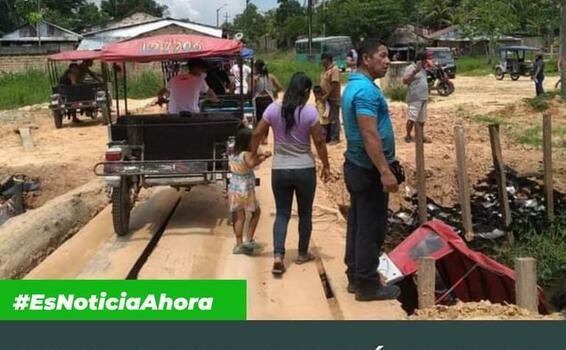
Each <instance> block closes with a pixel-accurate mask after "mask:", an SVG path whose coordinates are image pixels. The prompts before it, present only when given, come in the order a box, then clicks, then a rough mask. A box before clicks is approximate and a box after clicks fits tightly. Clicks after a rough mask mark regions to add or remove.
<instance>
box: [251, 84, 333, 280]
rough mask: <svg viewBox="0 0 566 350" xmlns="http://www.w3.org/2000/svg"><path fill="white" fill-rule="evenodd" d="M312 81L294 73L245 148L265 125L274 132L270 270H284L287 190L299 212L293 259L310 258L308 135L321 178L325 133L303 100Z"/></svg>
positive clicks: (255, 142)
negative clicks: (273, 206) (272, 258)
mask: <svg viewBox="0 0 566 350" xmlns="http://www.w3.org/2000/svg"><path fill="white" fill-rule="evenodd" d="M311 88H312V81H311V80H310V79H309V77H307V76H306V75H305V74H304V73H295V74H294V75H293V77H292V78H291V82H290V84H289V88H288V89H287V91H286V92H285V95H284V97H283V103H282V104H280V103H279V102H273V103H272V104H270V105H269V106H268V107H267V109H266V110H265V112H264V114H263V118H262V119H261V121H260V122H259V124H258V126H257V128H256V129H255V131H254V135H253V138H252V146H251V152H252V153H253V154H257V151H258V147H259V144H260V142H261V140H263V138H264V137H265V136H266V135H267V134H268V131H269V128H270V127H271V128H272V129H273V134H274V136H273V137H274V139H275V142H274V152H273V153H274V156H273V165H272V173H271V188H272V190H273V195H274V197H275V206H276V208H277V214H276V218H275V223H274V225H273V245H274V254H275V261H274V264H273V270H272V272H273V274H274V275H281V274H283V273H284V272H285V261H284V260H285V238H286V236H287V226H288V224H289V219H290V218H291V206H292V204H293V195H296V197H297V204H298V212H299V255H298V257H297V259H296V260H295V262H296V263H297V264H302V263H305V262H307V261H311V260H314V258H315V257H314V256H313V255H312V254H311V253H310V252H309V250H308V248H309V243H310V236H311V231H312V205H313V201H314V194H315V189H316V167H315V160H314V157H313V154H312V152H311V140H312V142H314V145H315V147H316V150H317V153H318V156H319V158H320V160H321V161H322V173H321V178H322V180H323V181H324V182H326V181H327V180H328V178H329V177H330V168H329V165H328V154H327V152H326V143H325V138H324V135H323V132H322V128H321V126H320V123H319V116H318V112H317V110H316V108H315V107H314V106H307V105H306V103H307V101H308V99H309V96H310V93H311Z"/></svg>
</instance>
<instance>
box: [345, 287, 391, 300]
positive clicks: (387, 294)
mask: <svg viewBox="0 0 566 350" xmlns="http://www.w3.org/2000/svg"><path fill="white" fill-rule="evenodd" d="M399 295H401V289H400V288H399V287H397V286H380V287H379V288H377V290H376V291H373V292H370V293H367V292H362V291H361V290H356V300H357V301H373V300H393V299H397V298H398V297H399Z"/></svg>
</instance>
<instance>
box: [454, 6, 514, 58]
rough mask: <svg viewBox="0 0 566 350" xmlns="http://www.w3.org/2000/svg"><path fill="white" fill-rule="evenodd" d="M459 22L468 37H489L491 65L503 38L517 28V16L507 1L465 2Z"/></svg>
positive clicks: (461, 8)
mask: <svg viewBox="0 0 566 350" xmlns="http://www.w3.org/2000/svg"><path fill="white" fill-rule="evenodd" d="M495 14H499V15H495ZM458 22H459V24H460V26H461V28H462V30H463V32H464V34H465V35H467V36H468V37H470V38H473V37H475V36H486V37H487V40H488V52H487V56H488V62H489V63H491V62H492V60H493V57H494V56H495V46H496V45H497V42H498V41H499V39H500V38H501V36H502V35H503V34H505V33H510V32H511V31H513V30H514V29H515V28H516V26H517V16H516V15H515V12H514V11H513V8H512V6H511V4H510V3H509V2H508V1H507V0H463V1H462V4H461V6H460V11H459V13H458Z"/></svg>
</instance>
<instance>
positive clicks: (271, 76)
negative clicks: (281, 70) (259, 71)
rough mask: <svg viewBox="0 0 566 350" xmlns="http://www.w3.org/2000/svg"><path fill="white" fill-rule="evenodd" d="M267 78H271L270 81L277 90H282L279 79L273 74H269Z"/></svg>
mask: <svg viewBox="0 0 566 350" xmlns="http://www.w3.org/2000/svg"><path fill="white" fill-rule="evenodd" d="M269 79H271V83H272V84H273V86H275V89H276V90H277V92H281V91H283V85H282V84H281V83H280V82H279V79H277V77H276V76H275V75H273V74H269Z"/></svg>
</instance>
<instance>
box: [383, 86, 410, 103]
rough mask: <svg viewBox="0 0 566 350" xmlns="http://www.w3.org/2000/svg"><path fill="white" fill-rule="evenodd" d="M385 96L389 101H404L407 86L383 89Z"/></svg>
mask: <svg viewBox="0 0 566 350" xmlns="http://www.w3.org/2000/svg"><path fill="white" fill-rule="evenodd" d="M383 93H384V94H385V96H387V98H389V100H391V101H398V102H405V101H406V100H407V87H406V86H395V87H391V88H387V89H385V90H384V91H383Z"/></svg>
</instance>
